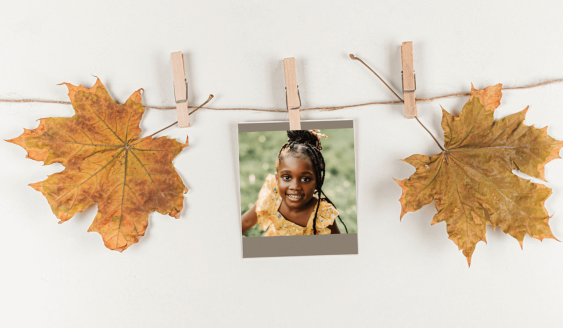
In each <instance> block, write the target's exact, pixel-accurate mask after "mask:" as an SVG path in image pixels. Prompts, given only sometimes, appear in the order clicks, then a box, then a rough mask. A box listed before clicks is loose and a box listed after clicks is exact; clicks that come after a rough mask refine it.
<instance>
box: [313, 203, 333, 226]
mask: <svg viewBox="0 0 563 328" xmlns="http://www.w3.org/2000/svg"><path fill="white" fill-rule="evenodd" d="M313 216H314V212H313ZM317 216H318V217H317V225H318V229H319V231H320V232H321V233H326V234H330V226H331V225H332V224H333V223H334V221H335V220H336V218H337V217H338V210H337V209H336V207H334V205H332V204H331V203H329V202H328V201H326V200H325V199H321V203H320V205H319V212H318V215H317ZM324 230H326V231H324Z"/></svg>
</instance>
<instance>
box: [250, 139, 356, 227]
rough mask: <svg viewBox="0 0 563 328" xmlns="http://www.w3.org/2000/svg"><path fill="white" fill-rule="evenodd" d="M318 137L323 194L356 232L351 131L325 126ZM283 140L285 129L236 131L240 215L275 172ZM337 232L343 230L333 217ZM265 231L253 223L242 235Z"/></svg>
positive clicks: (347, 225)
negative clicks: (323, 166)
mask: <svg viewBox="0 0 563 328" xmlns="http://www.w3.org/2000/svg"><path fill="white" fill-rule="evenodd" d="M321 133H322V134H325V135H327V136H328V139H324V138H321V145H322V147H323V149H322V151H321V152H322V154H323V157H324V160H325V166H326V169H325V172H326V176H325V181H324V184H323V191H324V193H325V194H326V195H327V196H328V198H330V200H331V201H332V202H333V203H334V205H335V206H336V208H337V209H338V212H339V213H340V217H341V218H342V221H344V223H345V224H346V227H347V228H348V232H349V233H356V232H358V225H357V216H356V170H355V163H354V130H353V129H325V130H321ZM286 142H287V132H286V131H267V132H240V133H239V163H240V194H241V209H242V212H241V215H242V214H244V213H245V212H246V211H248V210H249V209H250V208H251V207H252V206H253V205H254V203H255V202H256V200H257V199H258V193H259V192H260V188H262V185H263V184H264V181H265V180H266V176H268V174H275V173H276V168H275V163H276V158H277V156H278V153H279V151H280V148H281V146H282V145H283V144H284V143H286ZM336 222H337V224H338V228H339V229H340V233H346V230H345V229H344V226H343V225H342V223H341V222H340V221H339V220H338V219H337V220H336ZM264 233H265V232H264V231H262V229H260V227H258V225H255V226H254V227H252V228H251V229H250V230H248V231H247V232H246V233H245V234H244V235H245V236H247V237H259V236H262V235H263V234H264Z"/></svg>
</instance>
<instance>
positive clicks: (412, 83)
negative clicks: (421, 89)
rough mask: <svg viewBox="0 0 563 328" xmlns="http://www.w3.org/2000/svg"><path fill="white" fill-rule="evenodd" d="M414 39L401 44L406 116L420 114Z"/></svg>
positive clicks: (413, 116) (412, 116)
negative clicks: (415, 71)
mask: <svg viewBox="0 0 563 328" xmlns="http://www.w3.org/2000/svg"><path fill="white" fill-rule="evenodd" d="M412 49H413V46H412V41H407V42H403V44H402V45H401V61H402V67H403V71H402V72H401V73H402V75H403V101H404V103H405V117H407V118H415V117H416V116H417V115H418V112H417V109H416V97H415V93H414V92H415V90H416V76H415V74H414V65H413V50H412Z"/></svg>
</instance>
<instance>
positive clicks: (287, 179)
mask: <svg viewBox="0 0 563 328" xmlns="http://www.w3.org/2000/svg"><path fill="white" fill-rule="evenodd" d="M282 179H283V180H285V181H289V180H291V178H290V177H289V175H282Z"/></svg>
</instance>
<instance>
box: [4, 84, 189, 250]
mask: <svg viewBox="0 0 563 328" xmlns="http://www.w3.org/2000/svg"><path fill="white" fill-rule="evenodd" d="M65 84H66V86H67V87H68V90H69V97H70V100H71V102H72V106H73V107H74V110H75V112H76V113H75V115H74V116H72V117H70V118H60V117H59V118H43V119H41V122H40V123H39V127H37V128H36V129H35V130H27V129H26V130H25V131H24V133H23V134H22V135H21V136H19V137H18V138H15V139H12V140H8V141H9V142H12V143H14V144H17V145H20V146H21V147H23V148H24V149H25V150H27V153H28V155H27V157H28V158H31V159H34V160H36V161H43V162H44V164H46V165H48V164H52V163H61V164H62V165H63V166H65V169H64V171H62V172H60V173H55V174H52V175H50V176H49V177H48V178H47V180H45V181H42V182H37V183H33V184H31V185H30V186H31V187H33V188H34V189H36V190H38V191H40V192H41V193H42V194H43V195H44V196H45V197H46V198H47V201H48V202H49V204H50V205H51V209H52V210H53V213H55V215H56V216H57V218H59V219H60V220H61V221H60V223H62V222H64V221H67V220H69V219H71V218H72V217H73V216H74V215H75V214H76V213H78V212H81V211H83V210H85V209H86V208H88V207H90V206H92V205H94V204H98V213H97V214H96V217H95V218H94V222H93V223H92V225H91V226H90V229H89V230H88V231H96V232H98V233H100V234H101V235H102V238H103V240H104V243H105V245H106V247H108V248H109V249H113V250H118V251H123V250H125V249H126V248H127V247H129V246H131V245H132V244H135V243H136V242H138V241H139V238H140V237H142V236H143V235H144V234H145V230H146V228H147V225H148V216H149V213H151V212H153V211H155V210H156V211H158V212H159V213H161V214H169V215H170V216H173V217H175V218H179V216H180V211H181V210H182V207H183V201H184V196H183V194H184V193H185V192H187V189H186V187H185V186H184V184H183V183H182V180H181V178H180V176H179V175H178V173H176V170H175V169H174V166H173V165H172V160H173V159H174V158H175V157H176V155H178V154H179V153H180V152H181V151H182V149H183V148H184V147H186V146H187V145H188V141H187V139H186V143H185V144H182V143H179V142H177V141H175V140H172V139H168V138H166V137H161V138H157V139H153V138H152V137H150V136H149V137H145V138H142V139H139V138H138V136H139V135H140V134H141V129H140V128H139V122H140V121H141V117H142V116H143V113H144V112H145V109H144V108H143V105H142V104H141V90H138V91H136V92H135V93H133V95H131V97H130V98H129V99H128V100H127V102H126V103H125V104H123V105H118V104H116V103H115V102H114V101H113V100H112V99H111V97H110V95H109V93H108V92H107V90H106V88H105V87H104V85H103V84H102V82H101V81H100V80H99V79H98V80H97V81H96V84H95V85H94V86H93V87H92V88H91V89H87V88H85V87H83V86H78V87H77V86H74V85H71V84H67V83H65Z"/></svg>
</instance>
